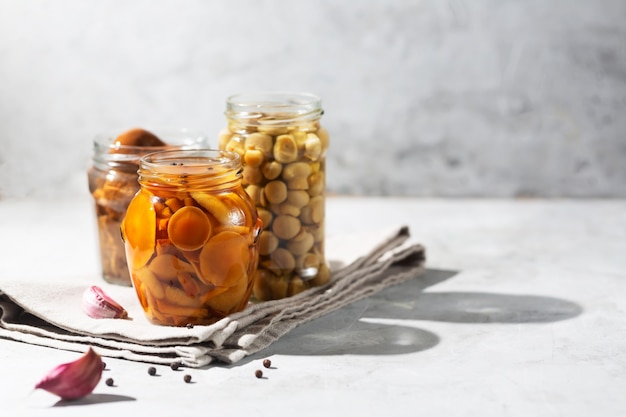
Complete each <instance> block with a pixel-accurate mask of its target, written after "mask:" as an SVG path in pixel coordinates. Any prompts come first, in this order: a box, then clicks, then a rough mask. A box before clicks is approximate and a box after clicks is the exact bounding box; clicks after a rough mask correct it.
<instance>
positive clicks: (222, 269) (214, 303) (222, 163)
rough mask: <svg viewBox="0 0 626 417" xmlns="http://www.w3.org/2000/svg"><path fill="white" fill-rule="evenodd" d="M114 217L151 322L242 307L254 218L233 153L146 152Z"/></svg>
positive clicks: (209, 316)
mask: <svg viewBox="0 0 626 417" xmlns="http://www.w3.org/2000/svg"><path fill="white" fill-rule="evenodd" d="M139 183H140V185H141V189H140V191H139V192H138V193H137V194H136V195H135V197H133V199H132V201H131V203H130V205H129V207H128V210H127V212H126V216H125V218H124V220H123V222H122V228H121V229H122V236H123V238H124V242H125V249H126V259H127V260H128V268H129V272H130V275H131V277H132V283H133V287H134V288H135V291H136V293H137V296H138V298H139V301H140V303H141V305H142V307H143V309H144V312H145V314H146V317H147V318H148V320H150V321H151V322H152V323H155V324H161V325H170V326H184V325H187V324H210V323H212V322H214V321H216V320H218V319H220V318H222V317H225V316H227V315H229V314H231V313H234V312H237V311H241V310H243V309H244V308H245V307H246V305H247V303H248V299H249V298H250V294H251V291H252V279H253V277H254V274H255V271H256V268H257V264H258V237H259V233H260V231H261V220H260V218H259V217H258V216H257V213H256V210H255V209H254V204H253V203H252V200H251V199H250V197H249V196H248V195H247V194H246V192H245V191H244V189H243V187H242V185H241V163H240V158H239V155H237V154H235V153H232V152H226V151H218V150H210V149H201V150H177V151H162V152H155V153H152V154H149V155H146V156H145V157H143V158H142V159H141V165H140V169H139Z"/></svg>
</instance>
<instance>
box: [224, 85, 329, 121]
mask: <svg viewBox="0 0 626 417" xmlns="http://www.w3.org/2000/svg"><path fill="white" fill-rule="evenodd" d="M225 114H226V117H227V118H228V119H229V120H231V121H233V122H235V123H236V124H237V125H240V126H241V127H242V128H246V127H249V126H259V125H263V126H267V127H282V126H289V125H297V124H302V123H306V122H314V121H316V120H318V119H319V118H320V117H321V116H322V114H323V110H322V102H321V100H320V98H319V97H317V96H315V95H313V94H309V93H291V92H260V93H246V94H236V95H233V96H230V97H228V99H227V100H226V112H225Z"/></svg>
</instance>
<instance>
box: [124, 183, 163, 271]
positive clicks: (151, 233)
mask: <svg viewBox="0 0 626 417" xmlns="http://www.w3.org/2000/svg"><path fill="white" fill-rule="evenodd" d="M122 234H123V236H124V239H125V240H126V241H127V243H128V246H129V250H128V251H127V258H128V261H129V262H131V265H132V268H133V269H134V270H137V269H139V268H141V267H142V266H144V265H145V264H146V263H147V262H148V261H149V260H150V258H151V257H152V254H153V253H154V242H155V235H156V212H155V211H154V207H153V205H152V201H151V200H150V197H149V196H148V195H147V194H145V193H141V192H140V193H138V194H137V195H136V196H135V198H134V199H133V200H132V201H131V203H130V204H129V206H128V210H127V211H126V217H125V218H124V221H123V223H122Z"/></svg>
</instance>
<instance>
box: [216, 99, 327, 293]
mask: <svg viewBox="0 0 626 417" xmlns="http://www.w3.org/2000/svg"><path fill="white" fill-rule="evenodd" d="M225 114H226V118H227V122H228V127H227V128H225V129H223V130H222V131H221V132H220V134H219V147H220V149H224V150H228V151H231V152H235V153H237V154H239V155H240V156H241V159H242V161H243V185H244V188H245V190H246V192H247V193H248V194H249V195H250V197H251V198H252V200H253V201H254V204H255V206H256V208H257V211H258V213H259V216H260V217H261V218H262V220H263V231H262V232H261V236H260V238H259V242H260V246H259V253H260V256H259V268H258V270H257V276H256V279H255V285H254V297H255V298H256V299H258V300H271V299H280V298H285V297H289V296H292V295H294V294H297V293H299V292H301V291H304V290H306V289H307V288H311V287H313V286H319V285H323V284H325V283H326V282H328V280H329V279H330V270H329V268H328V265H327V264H326V260H325V256H324V233H325V232H324V221H325V206H326V152H327V150H328V143H329V138H328V132H327V131H326V129H325V128H324V127H322V126H321V124H320V118H321V116H322V114H323V111H322V106H321V100H320V99H319V98H318V97H317V96H315V95H313V94H308V93H291V92H260V93H249V94H238V95H234V96H231V97H229V98H228V99H227V101H226V112H225Z"/></svg>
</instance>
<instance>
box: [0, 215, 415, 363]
mask: <svg viewBox="0 0 626 417" xmlns="http://www.w3.org/2000/svg"><path fill="white" fill-rule="evenodd" d="M408 238H409V230H408V228H407V227H400V228H397V229H394V230H391V231H381V232H377V233H368V234H364V235H353V236H338V237H330V238H328V239H327V242H326V248H327V249H326V250H327V258H328V259H329V260H330V264H331V270H332V279H331V281H330V282H329V283H328V284H326V285H324V286H321V287H316V288H311V289H309V290H307V291H305V292H302V293H300V294H297V295H295V296H293V297H290V298H285V299H281V300H274V301H266V302H259V303H250V305H249V306H248V307H247V308H246V309H245V310H244V311H242V312H240V313H236V314H233V315H231V316H229V317H226V318H224V319H222V320H220V321H218V322H216V323H214V324H212V325H208V326H194V327H192V328H186V327H167V326H156V325H153V324H151V323H149V322H148V321H147V320H146V319H145V316H144V315H143V311H142V310H141V306H140V305H139V303H138V301H137V299H136V296H135V294H134V290H133V289H132V288H125V287H119V286H114V285H108V284H106V283H104V282H96V283H94V284H97V285H99V286H101V287H102V288H103V289H104V290H105V292H107V293H108V294H109V295H111V296H112V297H113V298H114V299H115V300H117V301H118V302H120V304H122V305H123V306H124V307H125V308H126V309H127V310H128V312H129V319H92V318H90V317H88V316H87V315H86V314H84V313H83V312H82V310H81V297H82V293H83V291H84V290H85V288H86V287H85V286H84V285H78V284H76V283H75V282H72V281H71V280H69V279H67V280H61V281H59V280H57V279H54V280H51V279H50V278H49V277H37V278H32V279H29V278H28V277H20V279H19V280H15V279H13V280H9V279H6V278H5V277H0V337H3V338H7V339H13V340H17V341H21V342H26V343H31V344H36V345H41V346H48V347H54V348H59V349H65V350H72V351H78V352H83V351H85V350H86V347H87V346H88V345H89V346H93V347H94V349H95V350H96V351H97V352H98V353H100V354H101V355H103V356H109V357H117V358H125V359H129V360H135V361H143V362H150V363H160V364H171V363H174V362H180V363H182V364H183V365H185V366H189V367H201V366H204V365H207V364H209V363H211V362H212V361H214V360H217V361H221V362H224V363H235V362H237V361H239V360H241V359H243V358H244V357H246V356H248V355H251V354H253V353H256V352H258V351H260V350H262V349H263V348H265V347H267V346H269V345H270V344H271V343H273V342H274V341H276V340H277V339H279V338H280V337H282V336H283V335H285V334H286V333H288V332H289V331H290V330H292V329H293V328H295V327H296V326H298V325H300V324H302V323H305V322H307V321H309V320H312V319H315V318H317V317H320V316H322V315H324V314H326V313H329V312H331V311H334V310H336V309H338V308H341V307H342V306H345V305H347V304H349V303H352V302H354V301H356V300H359V299H362V298H364V297H368V296H370V295H372V294H375V293H377V292H378V291H380V290H382V289H384V288H386V287H388V286H390V285H394V284H398V283H401V282H404V281H406V280H408V279H411V278H413V277H416V276H417V275H418V274H419V273H420V272H421V271H422V268H423V264H424V260H425V254H424V247H423V246H422V245H420V244H416V243H413V244H411V243H410V242H409V241H408Z"/></svg>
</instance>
